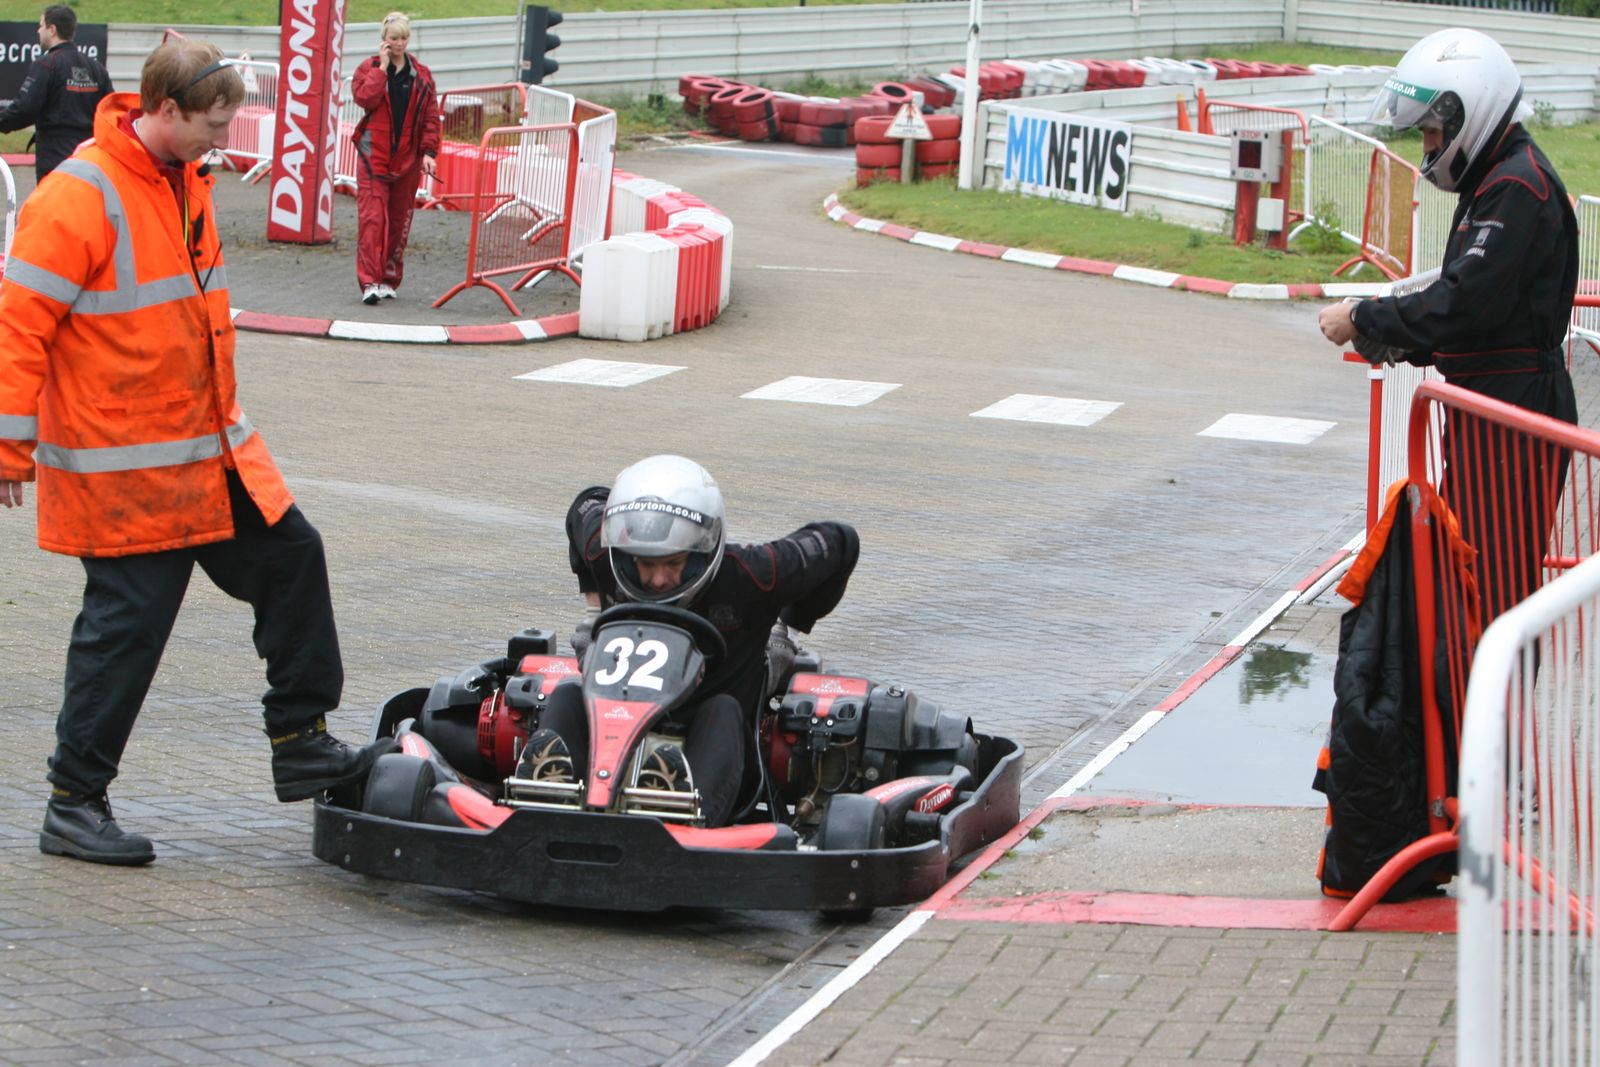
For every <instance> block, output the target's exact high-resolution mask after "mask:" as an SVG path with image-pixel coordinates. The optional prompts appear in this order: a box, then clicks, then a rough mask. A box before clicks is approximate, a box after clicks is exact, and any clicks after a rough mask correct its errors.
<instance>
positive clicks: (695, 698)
mask: <svg viewBox="0 0 1600 1067" xmlns="http://www.w3.org/2000/svg"><path fill="white" fill-rule="evenodd" d="M567 542H568V558H569V562H570V564H571V566H572V572H573V574H575V575H576V576H577V579H578V589H579V591H580V592H581V593H582V594H583V595H584V597H585V599H586V600H587V601H588V603H589V606H590V617H589V618H587V619H586V620H585V624H586V625H587V624H590V623H592V616H593V615H594V614H596V613H597V612H598V611H599V610H600V609H602V608H607V607H610V606H612V605H613V604H617V603H622V602H628V601H633V602H646V603H657V604H672V605H675V606H677V607H681V608H686V609H689V610H692V611H694V612H695V613H696V614H698V615H701V616H703V617H704V618H705V619H707V620H708V621H710V622H711V624H712V625H714V626H715V627H716V628H717V629H718V631H720V632H721V634H722V636H723V638H724V639H725V640H726V641H727V645H728V651H727V655H725V656H723V657H721V658H720V659H718V660H716V661H714V662H711V663H709V664H708V665H707V674H706V676H705V678H704V679H702V681H701V683H700V685H699V687H698V688H697V689H696V690H695V692H694V693H693V695H691V696H690V698H689V699H688V700H687V701H685V702H684V704H683V705H681V706H680V707H679V709H678V710H677V711H675V712H673V719H674V720H675V721H676V722H677V723H679V724H681V725H683V726H685V727H686V728H687V737H686V740H685V744H684V755H685V756H686V757H687V761H688V767H689V771H690V774H691V775H692V777H693V780H694V786H695V788H696V789H697V790H698V791H699V792H700V795H701V802H702V803H701V812H702V815H703V816H704V819H705V824H706V825H707V826H722V825H726V824H727V823H728V822H729V821H730V820H731V819H732V818H733V816H734V814H735V812H734V805H735V804H736V803H737V802H738V798H739V792H740V785H741V782H742V781H743V778H744V773H745V770H746V768H747V766H748V764H749V762H750V760H751V752H750V746H751V745H752V744H753V734H754V730H755V725H756V723H757V721H758V719H759V713H760V709H761V702H762V700H763V699H764V698H765V696H766V695H767V694H766V693H765V689H766V684H767V647H768V642H769V638H771V637H773V634H774V626H775V625H776V624H779V623H782V624H783V625H785V626H788V627H792V628H794V629H796V630H799V631H801V632H810V630H811V627H812V626H813V625H814V624H815V623H816V622H817V620H818V619H820V618H822V617H823V616H825V615H827V614H828V613H829V612H830V611H832V610H833V609H834V607H835V606H837V605H838V603H839V600H840V598H841V597H843V595H844V591H845V587H846V585H847V584H848V582H849V580H850V574H851V572H852V571H853V570H854V569H855V565H856V559H857V557H858V556H859V554H860V541H859V539H858V538H857V536H856V532H855V530H854V529H853V528H851V527H850V526H848V525H846V524H844V523H840V522H813V523H808V524H807V525H805V526H802V527H801V528H800V529H798V530H796V531H795V532H794V533H791V534H789V535H788V536H787V537H783V538H780V539H779V540H776V541H770V542H768V543H766V544H759V545H742V544H727V543H726V542H725V538H724V532H723V503H722V494H721V490H720V489H719V488H718V487H717V484H716V482H715V481H714V480H713V479H712V478H711V475H710V474H708V473H707V472H706V471H705V469H704V468H702V467H701V466H700V465H699V464H697V463H694V462H693V461H692V460H688V459H685V458H683V457H681V456H651V457H649V458H648V459H645V460H641V461H640V462H638V463H636V464H634V465H633V466H631V467H629V468H628V469H626V470H624V471H623V472H622V473H621V474H620V475H618V476H617V480H616V483H615V484H614V485H613V487H612V488H611V489H606V488H605V487H603V486H597V487H594V488H590V489H585V490H583V491H582V492H581V493H579V494H578V496H577V498H576V499H575V500H574V501H573V502H572V506H571V507H570V508H569V509H568V511H567ZM582 629H583V627H580V631H581V630H582ZM782 636H783V635H782V633H781V631H780V634H779V639H780V640H781V639H782ZM578 643H582V642H581V641H580V642H578ZM552 741H554V743H555V744H556V746H557V751H559V747H560V746H561V745H563V744H564V745H565V747H566V749H567V750H568V752H570V757H571V761H572V765H573V766H574V767H575V768H577V770H576V774H577V776H578V777H582V776H583V774H584V768H585V767H586V766H587V751H588V729H587V722H586V720H585V712H584V708H583V701H582V695H581V690H580V687H579V686H577V685H576V684H571V683H569V684H567V685H563V686H559V687H557V689H556V690H555V691H554V692H553V693H552V694H551V698H550V703H549V704H548V705H547V707H546V708H545V711H544V713H543V715H542V717H541V720H540V730H539V731H537V732H536V733H535V734H534V735H533V736H532V737H530V738H529V741H528V748H529V750H530V751H531V752H532V753H535V754H536V755H546V756H547V755H549V754H550V748H549V746H550V744H551V743H552ZM662 771H663V775H662V777H663V778H664V779H666V780H667V781H669V782H670V781H671V780H672V779H673V777H674V775H673V772H672V769H671V768H663V769H662ZM673 784H676V783H673Z"/></svg>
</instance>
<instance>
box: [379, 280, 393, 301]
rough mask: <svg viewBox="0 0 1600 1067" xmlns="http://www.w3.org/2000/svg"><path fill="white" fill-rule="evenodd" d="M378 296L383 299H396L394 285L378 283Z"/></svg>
mask: <svg viewBox="0 0 1600 1067" xmlns="http://www.w3.org/2000/svg"><path fill="white" fill-rule="evenodd" d="M378 296H379V297H380V298H381V299H383V300H393V299H394V286H392V285H384V284H382V283H381V282H380V283H379V284H378Z"/></svg>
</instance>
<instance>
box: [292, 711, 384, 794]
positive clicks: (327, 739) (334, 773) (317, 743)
mask: <svg viewBox="0 0 1600 1067" xmlns="http://www.w3.org/2000/svg"><path fill="white" fill-rule="evenodd" d="M397 747H398V746H397V745H396V744H395V741H394V738H392V737H385V738H383V739H382V740H379V741H374V742H373V743H372V744H370V745H367V746H365V747H364V748H356V747H354V746H352V745H347V744H345V743H344V742H343V741H341V740H339V739H338V738H337V737H334V736H332V735H331V734H329V733H328V722H327V720H326V719H324V718H322V717H320V716H319V717H317V718H316V719H315V720H313V721H312V722H309V723H306V725H304V726H302V727H300V728H299V729H298V730H295V731H294V732H293V733H287V734H279V735H277V736H276V737H273V738H272V784H273V785H274V786H276V787H277V790H278V799H279V800H281V801H284V802H288V801H291V800H305V799H307V798H309V797H314V796H316V795H317V794H318V793H320V792H322V791H323V790H324V789H332V788H333V787H334V786H336V785H339V784H340V783H342V782H352V781H359V780H361V779H363V778H365V777H366V776H367V773H368V772H369V771H371V770H372V765H373V764H374V763H376V762H377V761H378V757H379V756H381V755H383V754H384V753H387V752H393V751H395V750H396V748H397Z"/></svg>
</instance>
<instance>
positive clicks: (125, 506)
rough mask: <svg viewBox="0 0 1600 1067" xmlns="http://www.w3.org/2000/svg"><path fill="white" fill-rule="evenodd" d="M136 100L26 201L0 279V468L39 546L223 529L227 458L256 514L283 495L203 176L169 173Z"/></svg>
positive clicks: (162, 543)
mask: <svg viewBox="0 0 1600 1067" xmlns="http://www.w3.org/2000/svg"><path fill="white" fill-rule="evenodd" d="M138 102H139V98H138V96H137V94H131V93H119V94H116V95H114V96H111V97H109V98H107V100H106V101H105V102H104V104H103V105H102V107H101V108H100V110H99V111H98V112H97V114H96V116H95V137H94V140H93V142H91V143H89V144H86V145H84V146H83V147H82V148H80V149H79V151H78V152H77V153H75V154H74V155H73V156H72V157H71V158H70V159H68V160H67V161H66V162H64V163H63V164H62V165H61V166H60V168H58V171H59V173H56V174H52V175H51V176H50V178H49V179H47V180H46V181H44V182H43V183H41V184H40V186H39V187H38V189H36V190H35V191H34V193H33V195H32V196H30V197H29V198H28V202H27V204H26V206H25V207H24V209H23V212H22V217H21V224H20V225H19V227H18V229H17V233H16V238H15V241H14V242H13V244H12V248H11V254H10V256H9V257H8V258H7V260H6V267H5V278H4V284H3V285H0V479H3V480H11V481H28V480H32V479H33V478H34V477H35V475H36V476H37V480H38V483H39V492H38V505H39V544H40V546H41V547H43V548H46V549H49V550H51V551H53V552H63V553H66V554H68V555H74V556H120V555H129V554H133V553H141V552H152V551H158V550H162V549H169V548H182V547H188V546H193V545H200V544H206V543H208V542H213V541H221V540H225V539H227V538H230V537H232V536H233V532H234V530H233V522H232V519H231V516H230V513H229V503H228V489H227V485H226V482H225V471H226V469H227V468H230V467H232V468H236V469H237V470H238V473H239V477H240V478H241V480H242V481H243V482H244V484H245V487H246V489H248V491H249V493H250V496H251V498H252V499H253V500H254V501H255V503H256V505H257V506H258V507H259V508H260V509H261V513H262V516H263V517H264V518H265V519H266V520H267V522H268V524H271V523H275V522H276V521H277V520H278V519H279V518H281V517H282V515H283V513H284V512H285V511H286V510H287V509H288V507H289V505H290V504H291V503H292V500H291V498H290V495H289V491H288V489H287V488H286V487H285V486H284V483H283V478H282V476H281V475H280V474H279V473H278V468H277V466H276V465H275V464H274V462H273V460H272V456H271V454H270V453H269V452H268V451H267V446H266V444H265V443H264V442H263V441H262V440H261V436H260V435H259V434H257V433H256V432H255V430H254V428H253V427H252V426H251V425H250V420H249V419H248V418H247V417H246V415H245V413H244V411H243V410H242V409H241V408H240V407H239V402H238V399H237V398H236V396H235V383H234V369H233V345H234V332H233V322H232V319H231V317H230V315H229V308H228V271H227V267H226V266H225V265H224V263H223V260H222V249H221V246H220V244H219V242H218V239H217V228H216V224H215V214H214V211H213V208H212V203H211V182H212V179H211V178H210V177H209V176H204V177H202V176H201V175H200V174H199V173H198V170H197V168H194V167H184V168H182V169H181V171H177V172H176V174H175V177H176V182H177V185H176V187H175V186H174V184H173V183H172V182H171V181H169V179H168V177H167V176H166V175H165V174H164V173H163V170H164V168H163V167H162V166H161V165H160V164H158V163H157V162H156V160H155V159H154V158H152V157H151V155H150V154H149V153H148V152H147V151H146V150H145V148H144V146H143V145H141V144H140V143H139V142H138V140H137V139H135V138H134V137H133V136H132V135H131V131H130V130H129V129H127V127H126V122H127V115H128V113H129V112H130V111H131V110H132V109H133V108H136V107H137V106H138ZM30 453H31V457H30ZM36 469H37V474H36Z"/></svg>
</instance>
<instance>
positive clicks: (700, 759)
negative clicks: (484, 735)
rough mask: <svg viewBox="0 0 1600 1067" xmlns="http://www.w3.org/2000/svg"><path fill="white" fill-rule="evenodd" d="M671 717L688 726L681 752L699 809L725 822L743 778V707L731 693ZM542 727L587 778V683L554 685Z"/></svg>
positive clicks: (715, 822)
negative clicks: (557, 736) (553, 735)
mask: <svg viewBox="0 0 1600 1067" xmlns="http://www.w3.org/2000/svg"><path fill="white" fill-rule="evenodd" d="M672 720H673V721H676V722H681V723H685V724H687V726H688V728H689V734H688V737H686V738H685V739H684V744H683V754H684V757H685V758H686V759H687V760H688V761H689V773H690V774H692V775H693V776H694V787H695V789H696V790H698V791H699V793H700V812H701V814H702V815H704V816H705V820H706V825H707V826H726V825H727V824H728V823H729V822H730V821H731V820H732V819H733V806H734V804H736V803H737V802H738V800H739V785H740V782H741V781H742V780H743V777H744V763H745V745H746V739H745V734H746V732H747V731H746V729H745V716H744V711H743V709H741V708H740V707H739V702H738V701H737V700H735V699H734V698H733V697H731V696H729V695H728V694H727V693H718V694H716V695H715V696H711V697H707V698H706V699H705V700H702V701H700V702H699V703H698V704H696V705H691V706H690V707H689V708H688V709H687V710H685V709H682V708H680V709H678V710H677V711H675V712H674V713H673V714H672ZM539 727H540V729H548V730H554V731H555V732H556V733H558V734H560V735H561V740H563V741H565V742H566V744H567V751H568V752H570V753H571V754H572V766H573V767H574V768H575V769H576V771H577V775H578V777H579V778H583V779H585V780H587V779H588V777H589V719H588V716H587V714H586V713H585V711H584V707H583V687H582V686H581V685H579V684H577V683H576V682H567V683H564V684H562V685H558V686H556V688H555V689H554V690H553V691H552V692H551V694H550V699H549V701H548V702H547V703H546V704H545V707H544V711H542V712H540V714H539Z"/></svg>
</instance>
